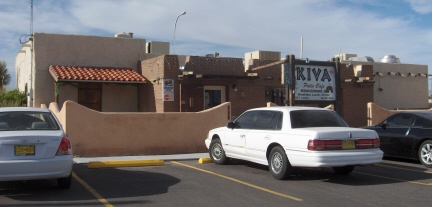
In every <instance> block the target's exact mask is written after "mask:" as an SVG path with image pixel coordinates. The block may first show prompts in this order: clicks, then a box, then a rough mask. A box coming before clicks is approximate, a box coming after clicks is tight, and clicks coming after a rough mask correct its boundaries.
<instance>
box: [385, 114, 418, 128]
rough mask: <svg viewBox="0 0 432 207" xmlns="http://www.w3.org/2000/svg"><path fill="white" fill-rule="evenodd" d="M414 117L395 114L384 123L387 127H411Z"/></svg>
mask: <svg viewBox="0 0 432 207" xmlns="http://www.w3.org/2000/svg"><path fill="white" fill-rule="evenodd" d="M414 121H415V117H414V116H413V115H410V114H395V115H393V116H391V117H390V118H388V119H387V120H386V121H385V123H386V124H388V125H389V126H412V125H413V123H414Z"/></svg>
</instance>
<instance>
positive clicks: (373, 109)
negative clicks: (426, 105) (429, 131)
mask: <svg viewBox="0 0 432 207" xmlns="http://www.w3.org/2000/svg"><path fill="white" fill-rule="evenodd" d="M426 110H427V111H431V110H432V109H426ZM367 111H368V113H367V120H368V126H375V125H377V124H379V123H380V122H382V121H384V119H386V118H387V117H389V116H391V115H393V114H397V113H400V112H405V111H419V110H387V109H385V108H383V107H381V106H379V105H378V104H375V103H368V104H367ZM423 111H425V110H423Z"/></svg>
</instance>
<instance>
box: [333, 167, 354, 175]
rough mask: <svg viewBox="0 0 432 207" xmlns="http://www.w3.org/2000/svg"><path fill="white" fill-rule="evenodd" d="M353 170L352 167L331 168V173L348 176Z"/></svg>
mask: <svg viewBox="0 0 432 207" xmlns="http://www.w3.org/2000/svg"><path fill="white" fill-rule="evenodd" d="M353 170H354V166H353V165H348V166H343V167H333V171H335V173H336V174H340V175H348V174H350V173H351V172H352V171H353Z"/></svg>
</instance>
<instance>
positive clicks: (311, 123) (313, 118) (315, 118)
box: [290, 110, 348, 129]
mask: <svg viewBox="0 0 432 207" xmlns="http://www.w3.org/2000/svg"><path fill="white" fill-rule="evenodd" d="M290 118H291V128H293V129H294V128H308V127H347V126H348V124H347V123H346V122H345V121H344V120H343V119H342V118H341V117H340V116H339V115H338V114H337V113H336V112H334V111H324V110H299V111H291V112H290Z"/></svg>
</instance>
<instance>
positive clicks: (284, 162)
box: [268, 146, 292, 180]
mask: <svg viewBox="0 0 432 207" xmlns="http://www.w3.org/2000/svg"><path fill="white" fill-rule="evenodd" d="M268 163H269V170H270V172H271V174H272V175H273V177H274V178H276V179H278V180H283V179H286V178H288V176H289V175H290V174H291V172H292V166H291V164H290V163H289V161H288V158H287V156H286V154H285V150H284V149H283V148H282V147H280V146H277V147H274V148H273V149H272V150H271V151H270V157H269V159H268Z"/></svg>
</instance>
